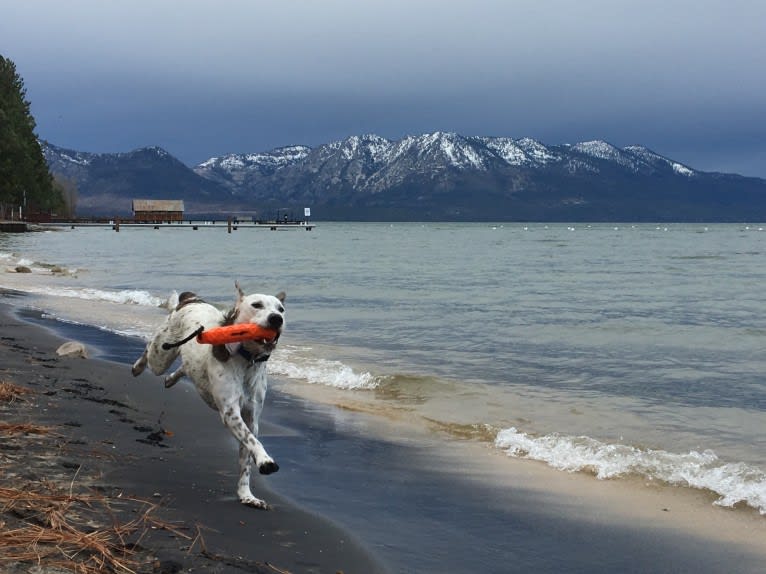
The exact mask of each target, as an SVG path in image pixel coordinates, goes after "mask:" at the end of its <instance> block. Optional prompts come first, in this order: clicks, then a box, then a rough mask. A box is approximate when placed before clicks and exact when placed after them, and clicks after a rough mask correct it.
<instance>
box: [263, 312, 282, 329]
mask: <svg viewBox="0 0 766 574" xmlns="http://www.w3.org/2000/svg"><path fill="white" fill-rule="evenodd" d="M267 321H268V323H269V327H271V328H272V329H279V328H280V327H281V326H282V323H284V322H285V320H284V319H283V318H282V315H279V314H277V313H272V314H271V315H269V318H268V320H267Z"/></svg>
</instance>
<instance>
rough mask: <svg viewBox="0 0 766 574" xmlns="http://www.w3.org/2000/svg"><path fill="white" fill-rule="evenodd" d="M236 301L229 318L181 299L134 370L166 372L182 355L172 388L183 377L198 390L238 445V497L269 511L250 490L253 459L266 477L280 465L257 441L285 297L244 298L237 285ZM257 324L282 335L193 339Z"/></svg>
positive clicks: (186, 296) (169, 380)
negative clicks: (219, 341)
mask: <svg viewBox="0 0 766 574" xmlns="http://www.w3.org/2000/svg"><path fill="white" fill-rule="evenodd" d="M236 289H237V302H236V304H235V305H234V308H233V309H232V310H231V311H229V312H228V313H223V312H222V311H220V310H219V309H217V308H215V307H213V306H212V305H209V304H208V303H205V302H204V301H202V300H201V299H200V298H199V297H197V296H196V295H195V294H194V293H190V292H185V293H182V294H181V295H180V296H179V301H178V305H177V306H176V307H175V309H173V310H172V311H171V312H170V315H168V317H167V319H166V320H165V322H164V323H163V325H162V326H161V327H160V328H159V329H158V330H157V332H156V333H155V334H154V336H153V337H152V339H151V341H149V344H148V345H147V347H146V350H145V351H144V353H143V354H142V355H141V357H140V358H139V359H138V360H137V361H136V362H135V363H134V365H133V369H132V371H133V375H134V376H138V375H139V374H141V373H142V372H143V371H144V369H145V368H146V366H147V365H148V366H149V368H150V369H151V371H152V372H153V373H154V374H155V375H161V374H163V373H164V372H165V371H167V370H168V369H169V368H170V366H171V365H172V364H173V362H174V361H175V360H176V358H177V357H178V355H179V353H180V355H181V363H182V364H181V367H180V368H179V369H178V370H176V371H175V372H173V373H171V374H170V375H168V376H167V377H165V386H166V387H171V386H173V385H174V384H175V383H176V382H177V381H178V379H180V378H181V377H182V376H184V375H185V376H187V377H189V378H190V379H191V380H192V381H193V382H194V385H195V386H196V387H197V391H198V392H199V394H200V396H201V397H202V398H203V399H204V400H205V402H206V403H207V404H208V405H210V407H211V408H213V409H216V410H217V411H218V413H219V414H220V416H221V420H222V421H223V423H224V424H225V425H226V426H227V427H228V429H229V430H230V431H231V432H232V434H233V435H234V436H235V437H236V438H237V440H238V441H239V482H238V484H237V496H238V497H239V500H240V502H242V504H246V505H248V506H252V507H255V508H268V505H267V504H266V502H264V501H263V500H261V499H260V498H256V497H255V496H253V493H252V492H251V491H250V466H251V461H252V460H254V461H255V464H256V465H257V466H258V471H259V472H260V473H261V474H271V473H273V472H276V471H277V470H279V466H278V465H277V463H276V462H274V460H273V459H272V458H271V456H269V454H268V453H267V452H266V449H265V448H263V445H262V444H261V442H260V441H259V440H258V438H257V437H258V418H259V417H260V415H261V411H262V410H263V402H264V399H265V398H266V387H267V381H266V361H267V360H268V358H269V356H270V355H271V352H272V351H273V350H274V348H275V347H276V344H277V340H278V339H279V334H281V332H282V329H283V328H284V326H285V318H284V313H285V308H284V306H283V304H284V301H285V294H284V293H279V294H278V295H276V296H272V295H261V294H253V295H245V294H244V293H243V292H242V289H240V287H239V284H236ZM240 323H255V324H257V325H259V326H261V327H265V328H269V329H272V330H274V331H276V332H277V337H276V338H275V339H274V340H271V341H268V340H260V341H243V342H242V343H229V344H226V345H216V346H213V345H207V344H200V343H197V341H196V340H194V336H195V335H196V334H198V333H199V332H200V330H201V329H202V328H204V329H209V328H213V327H219V326H223V325H232V324H240Z"/></svg>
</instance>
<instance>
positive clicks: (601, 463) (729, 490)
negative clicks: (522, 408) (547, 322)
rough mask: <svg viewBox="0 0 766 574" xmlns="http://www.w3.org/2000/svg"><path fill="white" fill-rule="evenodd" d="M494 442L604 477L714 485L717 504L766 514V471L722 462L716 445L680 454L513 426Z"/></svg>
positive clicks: (707, 487) (517, 452) (523, 454)
mask: <svg viewBox="0 0 766 574" xmlns="http://www.w3.org/2000/svg"><path fill="white" fill-rule="evenodd" d="M495 446H496V447H498V448H500V449H502V450H504V451H506V452H507V453H508V454H509V455H510V456H514V457H520V458H529V459H533V460H539V461H542V462H545V463H547V464H548V465H549V466H551V467H553V468H556V469H558V470H564V471H568V472H576V471H589V472H593V473H594V474H595V475H596V477H598V478H600V479H608V478H618V477H621V476H627V475H639V476H643V477H645V478H648V479H651V480H659V481H663V482H666V483H668V484H671V485H675V486H686V487H691V488H699V489H704V490H710V491H712V492H714V493H715V494H717V495H718V496H719V498H718V500H716V502H715V504H718V505H720V506H734V505H736V504H739V503H744V504H747V505H748V506H751V507H752V508H755V509H756V510H758V511H759V512H760V513H761V514H764V515H766V473H764V471H762V470H761V469H759V468H755V467H753V466H750V465H747V464H744V463H724V462H723V461H721V460H719V458H718V456H716V454H715V453H714V452H713V451H712V450H705V451H703V452H697V451H691V452H689V453H687V454H677V453H672V452H667V451H663V450H651V449H640V448H636V447H633V446H628V445H622V444H607V443H603V442H600V441H598V440H595V439H593V438H590V437H585V436H579V437H575V436H566V435H559V434H555V433H554V434H549V435H544V436H540V437H533V436H530V435H528V434H526V433H524V432H521V431H518V430H517V429H515V428H513V427H511V428H508V429H504V430H502V431H500V432H499V433H498V434H497V437H496V438H495Z"/></svg>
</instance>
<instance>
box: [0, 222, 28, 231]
mask: <svg viewBox="0 0 766 574" xmlns="http://www.w3.org/2000/svg"><path fill="white" fill-rule="evenodd" d="M25 231H27V223H26V221H5V220H2V221H0V232H4V233H24V232H25Z"/></svg>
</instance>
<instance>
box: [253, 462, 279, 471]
mask: <svg viewBox="0 0 766 574" xmlns="http://www.w3.org/2000/svg"><path fill="white" fill-rule="evenodd" d="M278 470H279V465H278V464H277V463H276V462H274V461H273V460H269V461H267V462H264V463H261V464H259V465H258V472H260V473H261V474H273V473H275V472H277V471H278Z"/></svg>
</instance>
